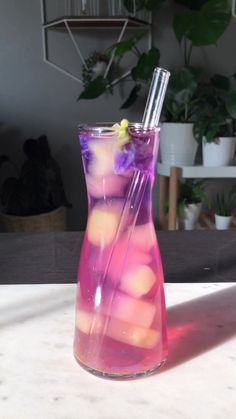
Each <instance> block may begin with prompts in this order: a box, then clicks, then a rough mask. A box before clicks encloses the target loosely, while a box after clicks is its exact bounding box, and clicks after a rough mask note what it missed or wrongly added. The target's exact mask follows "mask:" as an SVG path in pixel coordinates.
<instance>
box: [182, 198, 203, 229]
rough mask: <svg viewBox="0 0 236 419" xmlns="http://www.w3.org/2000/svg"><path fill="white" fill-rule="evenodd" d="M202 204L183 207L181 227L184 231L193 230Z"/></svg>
mask: <svg viewBox="0 0 236 419" xmlns="http://www.w3.org/2000/svg"><path fill="white" fill-rule="evenodd" d="M201 209H202V203H201V202H200V203H199V204H189V205H188V206H186V207H185V211H184V212H185V216H184V219H183V225H184V229H185V230H194V228H195V226H196V223H197V221H198V218H199V215H200V213H201Z"/></svg>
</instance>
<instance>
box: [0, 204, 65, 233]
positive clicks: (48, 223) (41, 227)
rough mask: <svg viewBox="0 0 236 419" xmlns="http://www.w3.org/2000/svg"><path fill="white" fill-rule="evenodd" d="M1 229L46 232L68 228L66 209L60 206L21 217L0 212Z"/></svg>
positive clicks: (6, 230)
mask: <svg viewBox="0 0 236 419" xmlns="http://www.w3.org/2000/svg"><path fill="white" fill-rule="evenodd" d="M0 226H1V230H3V231H5V232H9V233H10V232H27V233H45V232H50V231H65V230H66V209H65V208H64V207H59V208H57V209H55V210H53V211H50V212H47V213H44V214H38V215H30V216H26V217H19V216H16V215H8V214H3V213H0Z"/></svg>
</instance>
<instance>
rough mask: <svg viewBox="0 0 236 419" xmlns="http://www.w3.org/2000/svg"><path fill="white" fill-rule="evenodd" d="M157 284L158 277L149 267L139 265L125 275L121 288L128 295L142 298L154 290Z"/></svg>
mask: <svg viewBox="0 0 236 419" xmlns="http://www.w3.org/2000/svg"><path fill="white" fill-rule="evenodd" d="M155 282H156V276H155V274H154V272H153V270H152V269H151V268H150V267H149V266H145V265H137V266H134V267H133V268H130V269H128V270H127V271H126V272H125V273H124V275H123V277H122V279H121V283H120V288H121V290H122V291H124V292H126V293H127V294H129V295H131V296H133V297H137V298H140V297H142V296H143V295H145V294H147V293H148V292H149V291H150V290H151V289H152V287H153V285H154V284H155Z"/></svg>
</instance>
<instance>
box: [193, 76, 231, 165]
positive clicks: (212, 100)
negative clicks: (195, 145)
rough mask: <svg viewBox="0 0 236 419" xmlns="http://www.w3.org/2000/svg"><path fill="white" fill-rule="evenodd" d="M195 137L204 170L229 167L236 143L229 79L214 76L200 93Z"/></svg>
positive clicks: (203, 86)
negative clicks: (200, 143) (201, 155)
mask: <svg viewBox="0 0 236 419" xmlns="http://www.w3.org/2000/svg"><path fill="white" fill-rule="evenodd" d="M199 98H200V101H199V102H198V105H199V112H198V118H197V121H196V123H195V126H194V135H195V138H196V139H197V140H198V142H202V150H203V165H204V166H228V165H230V164H231V163H232V160H233V157H234V152H235V142H236V138H235V135H236V90H235V89H233V88H232V86H231V82H230V78H228V77H225V76H222V75H219V74H216V75H215V76H214V77H212V78H211V80H210V81H209V82H207V83H204V84H203V85H202V87H201V89H200V92H199Z"/></svg>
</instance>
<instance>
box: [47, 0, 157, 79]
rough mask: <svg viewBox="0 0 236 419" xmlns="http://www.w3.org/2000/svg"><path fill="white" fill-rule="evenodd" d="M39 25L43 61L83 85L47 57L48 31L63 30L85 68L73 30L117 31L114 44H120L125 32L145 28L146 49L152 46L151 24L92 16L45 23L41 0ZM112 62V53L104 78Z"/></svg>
mask: <svg viewBox="0 0 236 419" xmlns="http://www.w3.org/2000/svg"><path fill="white" fill-rule="evenodd" d="M41 23H42V44H43V60H44V62H45V63H47V64H49V65H50V66H51V67H53V68H54V69H56V70H58V71H60V72H61V73H63V74H65V75H66V76H68V77H70V78H72V79H73V80H75V81H76V82H78V83H80V84H83V81H82V79H81V78H80V77H78V76H77V75H75V74H73V73H71V72H70V71H69V70H67V69H66V68H64V67H62V66H60V65H59V64H57V63H55V62H53V61H52V60H51V59H50V57H49V46H48V30H64V31H66V32H67V34H68V36H69V38H70V40H71V43H72V45H73V47H74V48H75V51H76V53H77V55H78V57H79V60H80V61H81V63H82V64H83V65H84V66H85V68H87V65H86V61H85V58H84V56H83V54H82V51H81V48H80V45H79V43H78V42H77V41H76V39H75V36H74V34H73V30H91V28H92V29H96V30H97V29H103V30H107V29H109V30H119V34H118V37H117V40H116V42H117V43H118V42H121V41H122V39H123V37H124V34H125V32H126V30H137V29H142V28H146V29H148V49H150V48H151V45H152V31H151V23H150V22H144V21H141V20H139V19H136V18H134V17H127V16H124V17H94V16H86V17H84V16H78V17H62V18H59V19H56V20H53V21H51V22H47V19H46V0H41ZM113 60H114V53H113V54H112V55H111V57H110V60H109V62H108V64H107V68H106V71H105V73H104V76H103V77H104V78H106V77H107V76H108V73H109V70H110V68H111V65H112V63H113ZM129 74H130V71H126V72H125V73H124V74H123V75H121V76H120V77H119V78H117V79H115V80H113V82H112V83H111V84H112V86H114V85H115V84H117V83H118V82H119V81H120V80H122V79H124V78H126V77H128V76H129Z"/></svg>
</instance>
